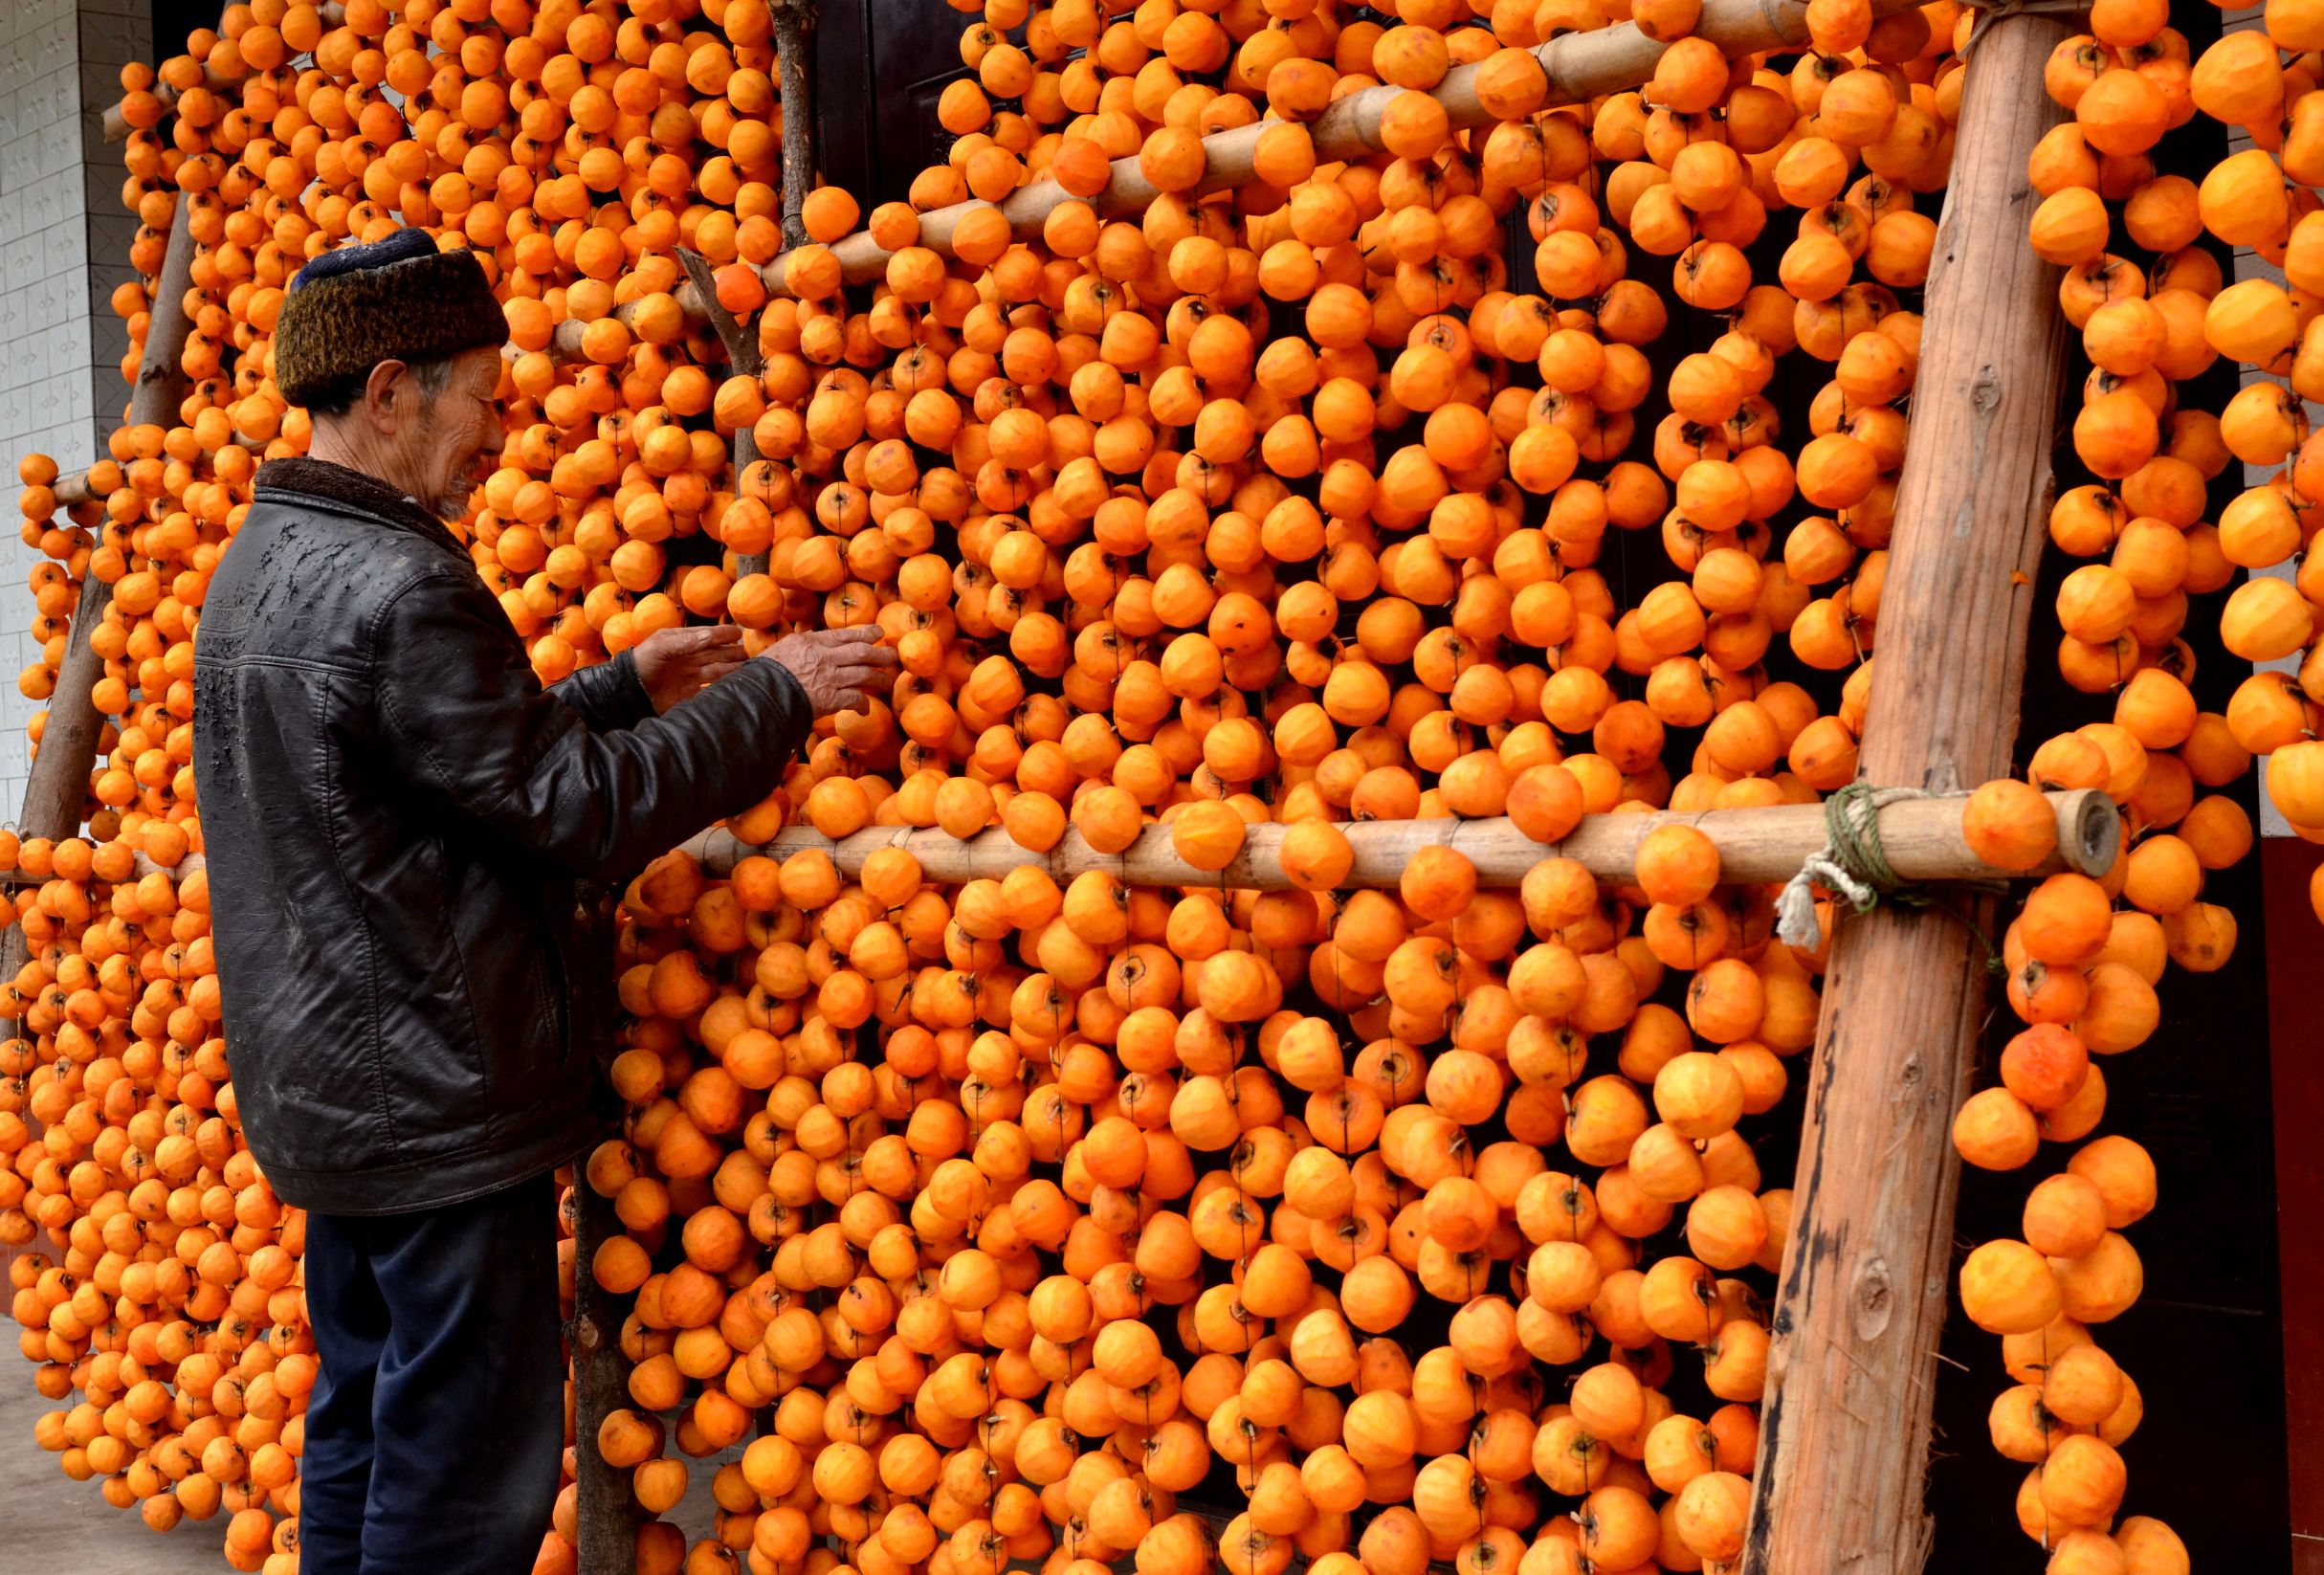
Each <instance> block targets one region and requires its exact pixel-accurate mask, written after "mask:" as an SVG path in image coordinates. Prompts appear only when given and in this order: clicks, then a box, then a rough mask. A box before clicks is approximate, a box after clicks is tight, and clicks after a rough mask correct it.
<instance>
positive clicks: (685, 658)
mask: <svg viewBox="0 0 2324 1575" xmlns="http://www.w3.org/2000/svg"><path fill="white" fill-rule="evenodd" d="M630 659H631V661H633V662H635V663H636V664H637V681H638V682H640V683H642V684H644V685H645V686H646V693H647V694H648V695H649V696H651V697H652V698H653V709H654V710H656V711H667V710H669V709H670V708H671V707H672V706H674V705H675V704H677V703H678V701H680V700H683V699H690V698H692V697H693V696H695V695H698V694H700V693H701V692H702V689H703V687H704V686H705V685H708V684H713V683H716V682H718V681H719V679H720V678H722V677H726V675H727V674H729V673H732V672H733V671H735V670H736V669H737V668H739V667H741V665H742V664H743V663H744V662H745V661H747V660H749V658H748V657H747V656H745V655H743V654H742V631H741V630H740V629H738V628H737V627H735V626H734V625H733V624H700V625H697V626H696V627H695V628H692V629H657V630H655V631H654V632H653V633H651V634H649V635H647V636H646V637H645V638H644V639H642V640H640V641H638V642H637V644H636V645H635V646H633V647H631V652H630Z"/></svg>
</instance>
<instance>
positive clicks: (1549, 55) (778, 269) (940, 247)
mask: <svg viewBox="0 0 2324 1575" xmlns="http://www.w3.org/2000/svg"><path fill="white" fill-rule="evenodd" d="M1871 9H1872V14H1873V15H1874V16H1890V15H1893V14H1895V13H1897V12H1899V11H1909V10H1911V9H1912V0H1872V7H1871ZM1694 36H1696V37H1699V38H1708V39H1709V40H1711V42H1713V43H1715V44H1716V45H1718V46H1719V48H1720V49H1722V50H1723V51H1725V52H1726V53H1727V54H1728V55H1748V54H1752V53H1755V52H1757V51H1760V50H1768V49H1776V48H1781V47H1782V46H1784V45H1787V44H1797V43H1799V42H1800V41H1801V40H1802V39H1804V38H1805V37H1806V36H1807V10H1806V7H1805V6H1804V5H1795V4H1793V3H1791V0H1706V4H1705V5H1704V6H1703V12H1702V17H1701V19H1700V20H1699V21H1698V22H1696V24H1695V27H1694ZM1666 47H1668V46H1666V45H1664V44H1661V43H1658V42H1656V41H1655V40H1654V39H1652V38H1649V37H1648V36H1647V35H1646V34H1645V33H1641V32H1640V31H1639V30H1638V28H1637V26H1636V25H1635V24H1634V23H1629V22H1624V23H1620V24H1618V25H1616V26H1613V27H1609V28H1601V29H1597V30H1595V31H1593V32H1589V33H1567V34H1564V35H1563V36H1561V37H1558V38H1553V39H1551V40H1550V41H1549V42H1548V43H1546V44H1543V45H1541V46H1539V47H1538V48H1537V49H1536V50H1535V51H1534V52H1533V54H1534V58H1535V59H1537V60H1538V61H1539V62H1540V63H1541V69H1542V71H1543V72H1544V73H1546V74H1547V76H1548V78H1549V99H1548V102H1549V103H1550V104H1553V105H1554V104H1575V103H1584V102H1587V101H1588V100H1591V99H1594V98H1597V97H1599V96H1600V95H1602V94H1607V93H1619V92H1621V91H1622V90H1624V89H1626V88H1633V87H1636V86H1637V85H1638V84H1639V83H1641V82H1643V81H1645V80H1646V79H1647V78H1649V77H1651V76H1653V74H1654V66H1655V63H1656V62H1657V61H1659V60H1660V59H1661V58H1662V52H1663V50H1664V49H1665V48H1666ZM1476 74H1477V68H1476V67H1474V66H1466V65H1465V66H1459V67H1456V68H1455V69H1454V70H1452V71H1451V72H1449V73H1448V74H1447V75H1446V77H1445V79H1444V80H1443V81H1442V82H1440V83H1438V84H1437V86H1436V87H1435V88H1433V89H1432V90H1431V96H1432V97H1433V98H1435V99H1436V100H1437V101H1438V102H1439V103H1442V104H1443V105H1444V106H1445V110H1446V114H1447V116H1448V118H1449V119H1450V122H1451V123H1452V128H1453V129H1454V130H1455V131H1461V130H1466V129H1469V128H1471V127H1474V126H1481V125H1486V124H1490V123H1491V122H1492V120H1493V117H1492V115H1491V113H1490V112H1489V111H1487V109H1486V108H1485V106H1484V105H1483V104H1482V103H1481V102H1480V101H1479V100H1478V98H1477V90H1476ZM785 91H786V95H787V93H788V89H787V87H786V90H785ZM1403 91H1404V90H1403V89H1402V88H1395V87H1373V88H1365V89H1364V90H1363V91H1361V92H1360V93H1351V94H1349V95H1348V96H1347V97H1346V98H1344V99H1342V100H1339V102H1337V103H1335V104H1333V105H1332V106H1331V107H1330V108H1329V109H1327V110H1325V111H1324V112H1323V113H1322V114H1321V115H1319V116H1317V118H1316V119H1315V120H1314V121H1313V122H1309V126H1308V130H1309V134H1310V135H1311V136H1312V137H1313V139H1314V141H1315V144H1316V157H1317V160H1318V161H1319V162H1322V163H1331V162H1333V161H1336V160H1342V159H1361V158H1365V157H1368V156H1369V155H1371V154H1374V153H1377V152H1379V151H1380V150H1381V146H1382V144H1381V140H1380V120H1381V117H1382V116H1383V115H1384V114H1385V113H1386V112H1387V108H1388V105H1389V104H1391V103H1393V102H1395V100H1396V99H1397V96H1398V95H1399V94H1401V93H1402V92H1403ZM1267 124H1268V122H1259V123H1256V124H1252V125H1247V126H1237V127H1235V128H1234V129H1232V130H1230V131H1220V132H1215V133H1213V134H1212V135H1210V136H1207V137H1205V138H1204V139H1203V153H1204V172H1203V178H1202V181H1201V182H1200V183H1199V184H1198V185H1197V186H1195V188H1194V189H1193V190H1191V191H1190V192H1187V193H1185V194H1186V195H1189V196H1201V195H1204V194H1206V193H1208V192H1212V191H1226V190H1230V189H1233V188H1235V187H1237V186H1241V185H1243V184H1245V183H1246V182H1248V181H1250V180H1251V178H1252V176H1253V174H1254V172H1255V168H1256V158H1257V154H1258V147H1259V139H1260V137H1261V136H1263V135H1264V134H1265V133H1266V130H1267ZM1161 195H1162V191H1161V189H1159V188H1157V187H1156V186H1155V185H1154V183H1153V182H1151V181H1149V180H1147V179H1146V177H1145V175H1144V173H1143V172H1142V171H1141V170H1140V168H1139V166H1138V160H1137V159H1136V158H1135V157H1132V158H1126V159H1116V160H1115V161H1114V173H1113V178H1112V180H1110V181H1109V182H1108V183H1107V185H1106V189H1104V190H1103V191H1101V192H1099V193H1098V194H1097V195H1096V197H1094V198H1091V199H1089V200H1090V206H1091V207H1092V208H1094V209H1096V211H1097V215H1098V216H1099V217H1100V218H1118V217H1121V216H1123V215H1125V214H1135V213H1142V212H1144V211H1146V208H1147V207H1148V205H1150V204H1151V203H1152V202H1153V201H1154V199H1155V198H1156V197H1158V196H1161ZM1066 200H1067V195H1066V191H1065V189H1064V188H1063V187H1061V186H1059V185H1058V184H1057V183H1056V182H1055V181H1053V180H1051V179H1050V178H1049V177H1048V176H1046V175H1045V176H1043V177H1041V178H1040V179H1039V180H1036V181H1034V182H1033V183H1031V184H1030V185H1029V186H1024V187H1020V188H1018V189H1017V190H1016V191H1015V192H1013V193H1011V194H1010V195H1009V196H1008V197H1007V198H1006V199H1004V200H1003V201H1002V202H1001V204H1000V205H999V206H1000V210H1001V211H1002V213H1003V214H1004V215H1006V216H1007V219H1008V227H1009V232H1010V233H1012V234H1014V235H1015V236H1016V237H1017V239H1019V240H1030V239H1032V238H1033V237H1035V236H1036V235H1038V234H1040V233H1041V226H1042V223H1043V221H1045V220H1046V219H1047V218H1048V217H1049V215H1050V214H1051V212H1053V211H1055V210H1056V208H1057V207H1058V205H1059V204H1061V203H1063V202H1065V201H1066ZM989 206H992V205H990V204H987V203H982V202H964V203H955V204H954V205H952V206H951V207H949V208H939V209H936V210H933V211H930V212H927V213H923V214H922V215H920V225H919V244H920V245H922V246H925V247H927V248H929V249H930V250H932V251H936V252H941V253H943V254H945V255H950V254H951V250H952V232H953V229H954V227H955V226H956V225H958V224H959V223H960V221H961V220H962V219H963V217H964V216H966V215H967V214H969V213H972V212H974V211H977V210H978V209H981V208H985V207H989ZM786 244H796V243H795V242H786ZM831 251H832V252H833V253H834V254H835V255H837V256H838V258H839V265H840V274H841V277H843V278H845V279H846V281H847V282H848V283H850V284H863V283H867V282H869V281H870V280H873V279H876V278H881V277H885V275H886V272H887V267H888V258H889V257H890V256H891V255H894V254H892V253H890V252H888V251H886V250H885V249H884V248H882V247H881V246H880V245H879V244H878V243H877V242H876V241H874V240H873V238H872V237H871V235H870V234H869V233H865V232H861V231H859V232H857V233H854V234H852V235H848V236H846V237H844V238H842V239H840V240H838V241H836V242H834V243H833V244H832V246H831ZM784 263H785V259H784V258H783V257H776V258H775V259H774V260H773V261H771V262H769V263H767V264H766V266H765V267H764V268H763V269H762V270H761V271H760V272H761V273H762V274H763V275H764V277H765V280H766V288H767V289H768V290H769V291H770V292H772V293H773V294H776V295H786V294H788V293H789V292H788V291H787V289H786V287H785V285H784V283H783V275H784Z"/></svg>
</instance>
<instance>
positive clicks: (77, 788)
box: [0, 206, 194, 981]
mask: <svg viewBox="0 0 2324 1575" xmlns="http://www.w3.org/2000/svg"><path fill="white" fill-rule="evenodd" d="M193 253H194V239H193V226H192V225H190V224H188V223H187V222H186V217H185V211H184V209H183V207H182V206H181V207H180V208H179V209H177V210H176V211H175V222H173V223H172V224H171V225H170V226H169V244H168V247H167V249H166V251H164V253H163V254H162V272H161V275H160V277H157V278H156V279H155V280H154V283H153V308H152V311H151V312H150V313H149V314H148V315H147V317H146V321H145V347H144V353H143V355H142V356H141V357H140V359H139V361H138V368H137V387H136V388H135V389H133V390H132V391H131V392H130V395H129V424H130V425H131V426H133V427H172V426H175V425H177V422H178V405H179V403H180V402H181V401H182V400H184V398H185V397H186V372H185V367H184V366H183V365H182V364H181V363H182V359H183V357H184V355H185V353H186V335H187V332H188V328H189V327H190V326H191V320H190V319H188V317H187V315H186V291H187V288H188V285H190V284H191V282H192V277H193ZM112 605H113V588H112V587H111V586H110V585H108V584H106V583H105V582H104V581H102V580H100V579H99V578H97V576H95V575H94V574H84V575H83V576H82V577H81V582H80V601H79V603H78V604H77V606H76V607H75V608H74V609H73V624H72V628H71V629H70V630H69V631H68V632H66V634H65V651H64V662H63V665H62V666H61V667H60V668H59V669H58V670H57V674H56V687H55V691H54V692H53V693H52V694H51V695H50V696H49V711H48V720H47V721H45V722H43V723H42V724H41V728H40V747H39V750H38V752H37V753H35V754H34V755H33V769H32V774H31V776H30V777H29V778H28V779H27V780H26V782H25V785H24V806H23V808H22V809H21V810H18V811H17V814H16V830H17V832H18V834H19V835H22V836H26V837H47V838H49V839H50V840H51V841H55V840H59V839H62V838H64V837H68V836H72V835H75V834H76V833H77V832H79V830H80V825H81V810H82V809H83V808H85V807H86V805H87V803H88V797H89V767H90V765H92V764H94V763H95V761H96V759H97V740H98V737H99V735H100V733H102V732H103V731H104V718H103V717H101V716H100V715H99V714H98V710H97V704H96V701H95V699H94V698H93V693H92V692H93V691H94V690H95V688H96V685H97V680H98V679H99V678H100V677H103V676H104V671H105V662H104V658H103V657H101V656H100V655H99V654H97V648H96V647H95V646H94V645H93V644H91V643H90V639H89V636H90V634H91V633H92V632H95V630H96V629H97V626H98V625H100V624H101V623H103V622H104V621H105V610H106V609H107V608H109V607H111V606H112ZM26 955H27V953H26V950H25V941H24V927H23V926H22V925H20V924H11V925H9V926H8V929H7V930H6V932H5V933H0V981H6V980H11V979H13V978H15V977H16V973H17V970H18V969H20V968H22V967H23V966H24V960H25V957H26Z"/></svg>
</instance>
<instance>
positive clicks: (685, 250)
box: [677, 246, 771, 580]
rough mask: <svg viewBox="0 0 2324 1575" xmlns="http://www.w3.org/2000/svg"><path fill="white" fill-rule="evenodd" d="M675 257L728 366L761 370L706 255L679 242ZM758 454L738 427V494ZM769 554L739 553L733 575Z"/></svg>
mask: <svg viewBox="0 0 2324 1575" xmlns="http://www.w3.org/2000/svg"><path fill="white" fill-rule="evenodd" d="M677 260H678V265H679V266H680V267H682V268H684V269H685V270H686V277H687V278H688V280H690V281H691V282H692V284H693V287H694V293H695V294H696V295H697V296H698V297H700V298H701V299H702V300H703V301H705V302H706V303H707V307H706V310H707V313H708V316H709V319H710V325H711V327H712V328H714V329H715V330H717V332H718V336H719V344H721V345H723V346H725V349H726V368H727V370H728V371H729V372H731V373H733V374H735V375H738V376H741V377H754V378H755V377H757V376H759V375H760V374H761V373H763V372H764V371H765V370H766V360H765V358H764V356H762V355H760V354H759V336H758V335H757V334H756V333H755V332H753V331H752V330H751V328H750V327H749V326H748V325H747V324H745V323H741V322H736V321H735V318H734V314H733V313H732V312H729V311H728V310H727V309H726V308H725V307H724V306H723V305H721V304H719V288H718V281H717V279H716V278H714V277H712V275H711V271H710V262H709V259H708V258H706V257H704V256H703V255H701V254H700V253H698V252H696V251H694V250H692V249H691V248H689V247H684V246H681V247H679V248H678V252H677ZM758 458H759V441H758V438H757V436H756V435H755V434H754V433H752V431H751V429H750V428H748V427H737V428H736V429H735V434H734V445H733V451H732V463H733V465H734V488H735V491H736V493H738V494H740V493H741V490H742V473H743V472H744V471H746V470H748V469H749V468H750V467H751V466H752V465H753V464H755V463H757V461H758ZM770 556H771V554H769V553H765V552H746V553H738V554H737V555H736V557H735V567H734V572H735V578H736V579H738V580H740V579H741V578H742V577H743V576H744V575H746V574H764V573H765V572H766V566H767V560H768V558H769V557H770Z"/></svg>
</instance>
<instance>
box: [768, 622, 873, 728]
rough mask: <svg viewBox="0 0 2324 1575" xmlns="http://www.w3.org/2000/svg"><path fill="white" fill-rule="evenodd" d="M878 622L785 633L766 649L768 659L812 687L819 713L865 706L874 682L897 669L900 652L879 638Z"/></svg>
mask: <svg viewBox="0 0 2324 1575" xmlns="http://www.w3.org/2000/svg"><path fill="white" fill-rule="evenodd" d="M879 638H880V631H879V629H878V628H877V626H875V625H865V626H863V627H861V628H857V629H817V630H808V631H806V632H802V633H798V634H786V635H784V636H783V638H781V639H779V640H777V641H776V642H775V643H774V644H773V645H771V646H768V647H767V648H766V659H767V660H769V661H774V662H779V663H781V664H782V666H783V667H784V668H785V669H786V671H787V672H788V673H789V674H790V676H791V677H794V678H796V679H798V680H799V687H800V688H802V689H804V690H806V691H807V698H808V701H809V703H811V704H812V705H813V706H814V708H815V715H817V716H818V717H828V716H830V715H831V713H833V712H834V711H852V710H857V709H859V708H861V707H862V705H863V703H864V702H865V700H866V699H869V698H870V697H871V695H872V692H873V686H874V684H877V683H880V682H882V681H883V680H885V679H886V678H887V677H889V676H890V675H892V674H894V673H895V671H896V651H895V649H894V648H893V647H891V646H884V645H881V644H880V643H879Z"/></svg>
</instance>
